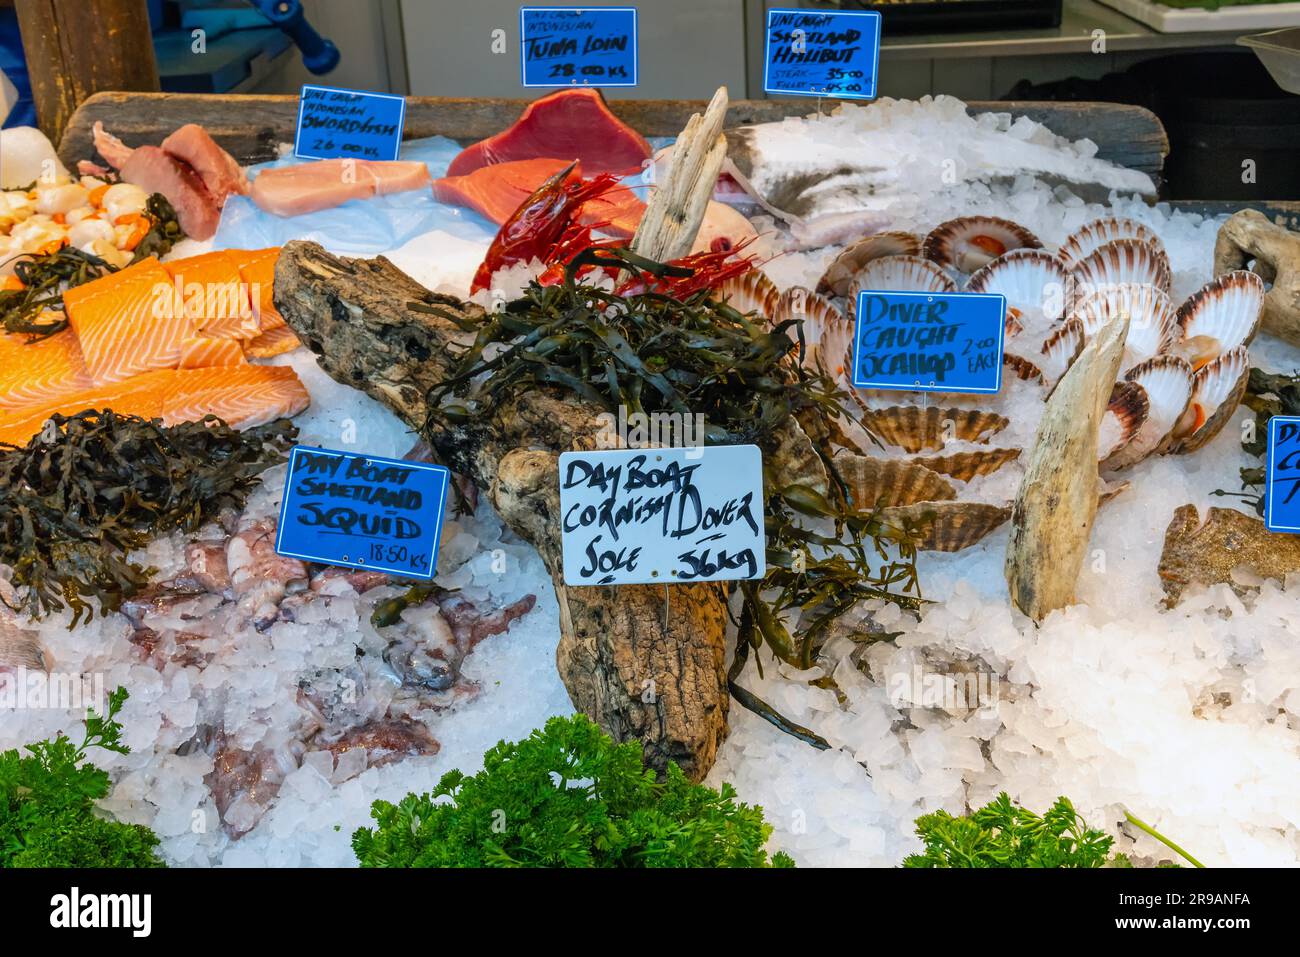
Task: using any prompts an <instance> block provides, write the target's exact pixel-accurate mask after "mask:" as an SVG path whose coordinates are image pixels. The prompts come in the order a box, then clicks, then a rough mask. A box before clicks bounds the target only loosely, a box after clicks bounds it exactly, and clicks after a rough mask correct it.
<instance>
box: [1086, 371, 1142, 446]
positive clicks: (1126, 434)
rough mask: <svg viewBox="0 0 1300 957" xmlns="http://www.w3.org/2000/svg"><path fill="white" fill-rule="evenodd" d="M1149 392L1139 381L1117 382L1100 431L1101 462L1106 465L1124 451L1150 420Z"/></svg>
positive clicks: (1098, 432)
mask: <svg viewBox="0 0 1300 957" xmlns="http://www.w3.org/2000/svg"><path fill="white" fill-rule="evenodd" d="M1148 410H1149V404H1148V402H1147V394H1146V390H1145V389H1143V388H1142V386H1140V385H1138V384H1137V383H1136V382H1117V383H1115V387H1114V388H1113V389H1112V390H1111V393H1110V403H1109V404H1108V405H1107V406H1106V411H1105V413H1104V414H1103V415H1102V417H1101V426H1100V427H1099V428H1098V430H1097V461H1098V462H1104V461H1105V460H1106V459H1108V458H1110V457H1111V456H1112V455H1114V454H1115V453H1116V452H1118V451H1119V450H1120V449H1122V448H1124V447H1125V446H1126V445H1128V444H1129V443H1130V442H1132V441H1133V439H1134V437H1135V436H1136V435H1137V434H1138V431H1139V430H1140V429H1141V428H1142V423H1143V422H1145V421H1146V420H1147V414H1148Z"/></svg>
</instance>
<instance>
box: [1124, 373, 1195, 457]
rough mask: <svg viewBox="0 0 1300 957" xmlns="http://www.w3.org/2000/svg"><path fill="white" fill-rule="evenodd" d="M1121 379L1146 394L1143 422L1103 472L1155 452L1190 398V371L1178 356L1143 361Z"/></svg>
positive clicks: (1180, 415)
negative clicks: (1145, 411) (1137, 386)
mask: <svg viewBox="0 0 1300 957" xmlns="http://www.w3.org/2000/svg"><path fill="white" fill-rule="evenodd" d="M1125 378H1126V379H1127V380H1128V381H1130V382H1133V383H1136V384H1137V385H1139V386H1141V387H1142V389H1143V391H1145V392H1146V395H1147V418H1146V421H1145V422H1143V423H1142V427H1141V428H1140V429H1138V433H1137V435H1135V436H1134V437H1133V441H1131V442H1129V443H1128V445H1126V446H1124V447H1123V448H1121V449H1120V450H1119V451H1117V452H1115V453H1113V454H1112V455H1111V456H1110V457H1109V458H1107V459H1106V460H1105V461H1104V462H1103V463H1102V464H1103V466H1104V467H1105V468H1107V469H1122V468H1128V467H1129V466H1130V465H1135V464H1137V463H1138V462H1140V461H1142V460H1143V459H1144V458H1146V457H1147V456H1148V455H1151V454H1152V453H1153V452H1158V451H1159V450H1160V447H1161V446H1162V445H1163V444H1164V441H1165V438H1166V437H1167V436H1168V435H1169V433H1170V432H1172V431H1173V430H1174V426H1176V425H1177V424H1178V420H1179V419H1181V418H1182V416H1183V413H1184V412H1185V411H1186V410H1187V403H1188V401H1190V399H1191V398H1192V367H1191V366H1190V365H1188V364H1187V362H1186V360H1184V359H1180V358H1179V357H1178V356H1155V357H1154V358H1151V359H1147V360H1146V361H1145V362H1141V363H1139V364H1138V365H1136V366H1134V367H1133V368H1132V369H1130V370H1129V371H1128V373H1127V374H1126V375H1125Z"/></svg>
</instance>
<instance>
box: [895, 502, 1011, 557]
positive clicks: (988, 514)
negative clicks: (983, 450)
mask: <svg viewBox="0 0 1300 957" xmlns="http://www.w3.org/2000/svg"><path fill="white" fill-rule="evenodd" d="M880 516H881V520H882V521H883V522H884V523H885V524H886V525H887V526H889V527H893V528H895V529H897V530H899V532H901V533H903V534H905V535H906V536H907V537H908V538H909V539H910V540H911V542H912V544H914V545H915V546H916V547H917V548H920V549H924V550H926V551H934V552H959V551H961V550H962V549H963V548H969V547H970V546H971V545H974V544H976V543H977V542H978V541H980V539H982V538H983V537H984V536H985V535H987V534H988V533H989V532H991V531H993V530H994V529H996V528H997V527H998V526H1000V525H1003V524H1005V523H1006V521H1007V519H1009V518H1010V517H1011V509H1010V508H1009V507H1007V506H1004V505H988V504H986V503H984V502H918V503H917V504H916V505H904V506H899V507H897V508H887V509H884V510H883V511H882V512H881V513H880Z"/></svg>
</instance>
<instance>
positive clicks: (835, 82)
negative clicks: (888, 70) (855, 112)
mask: <svg viewBox="0 0 1300 957" xmlns="http://www.w3.org/2000/svg"><path fill="white" fill-rule="evenodd" d="M879 60H880V14H879V13H876V12H874V11H867V10H855V11H841V12H837V13H817V12H814V11H811V10H769V11H767V47H766V52H765V54H764V65H763V89H764V90H766V91H767V92H768V93H784V94H787V95H790V96H833V97H838V98H839V99H846V100H870V99H872V98H874V97H875V95H876V70H877V66H878V63H879Z"/></svg>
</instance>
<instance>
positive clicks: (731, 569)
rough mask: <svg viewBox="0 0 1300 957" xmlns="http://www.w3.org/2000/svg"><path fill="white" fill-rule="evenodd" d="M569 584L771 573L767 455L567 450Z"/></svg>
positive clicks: (563, 477) (731, 449)
mask: <svg viewBox="0 0 1300 957" xmlns="http://www.w3.org/2000/svg"><path fill="white" fill-rule="evenodd" d="M560 531H561V544H562V545H563V554H564V583H565V584H566V585H636V584H648V583H652V582H653V583H658V582H664V583H672V582H699V581H721V580H723V579H731V578H762V577H763V575H764V574H765V572H766V570H767V559H766V538H765V537H764V534H763V453H762V452H761V451H759V448H758V446H756V445H710V446H707V447H704V448H689V449H680V448H678V449H617V450H613V451H602V452H566V453H564V454H563V455H561V456H560Z"/></svg>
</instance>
